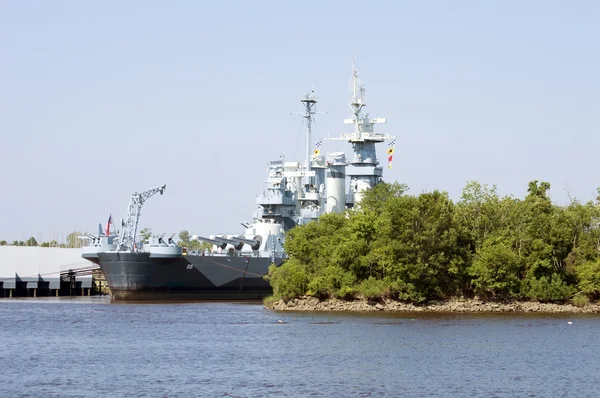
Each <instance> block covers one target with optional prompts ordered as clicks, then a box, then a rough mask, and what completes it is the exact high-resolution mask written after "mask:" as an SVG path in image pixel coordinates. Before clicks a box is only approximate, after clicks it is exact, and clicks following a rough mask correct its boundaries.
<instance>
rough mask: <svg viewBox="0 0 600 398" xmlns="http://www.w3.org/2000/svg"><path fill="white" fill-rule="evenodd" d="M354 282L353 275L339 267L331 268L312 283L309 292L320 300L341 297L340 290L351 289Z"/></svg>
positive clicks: (326, 269) (321, 273) (322, 272)
mask: <svg viewBox="0 0 600 398" xmlns="http://www.w3.org/2000/svg"><path fill="white" fill-rule="evenodd" d="M354 281H355V278H354V276H353V275H352V274H351V273H349V272H347V271H344V270H343V269H342V268H341V267H338V266H329V267H327V268H325V269H324V270H322V271H321V272H320V273H319V274H318V275H317V276H316V277H314V278H313V279H312V280H311V281H310V283H309V284H308V290H310V292H311V294H312V295H313V296H316V297H319V298H326V297H332V296H339V294H338V293H339V291H340V289H341V288H343V287H348V288H349V287H351V286H352V285H354Z"/></svg>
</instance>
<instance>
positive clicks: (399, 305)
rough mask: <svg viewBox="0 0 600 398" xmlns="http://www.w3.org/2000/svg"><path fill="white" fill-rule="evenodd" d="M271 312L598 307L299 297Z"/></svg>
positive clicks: (595, 309) (595, 307)
mask: <svg viewBox="0 0 600 398" xmlns="http://www.w3.org/2000/svg"><path fill="white" fill-rule="evenodd" d="M265 308H267V309H269V310H273V311H314V312H326V311H330V312H389V313H394V312H450V313H506V312H513V313H548V314H558V313H570V314H597V313H600V304H598V303H589V304H586V305H585V306H583V307H576V306H574V305H573V304H570V303H569V304H552V303H540V302H537V301H513V302H495V301H484V300H477V299H451V300H445V301H436V302H430V303H427V304H423V305H415V304H407V303H403V302H400V301H394V300H384V301H369V300H366V299H357V300H340V299H326V300H319V299H318V298H316V297H307V296H303V297H299V298H295V299H292V300H289V301H287V302H286V301H284V300H279V301H275V302H272V303H270V304H266V305H265Z"/></svg>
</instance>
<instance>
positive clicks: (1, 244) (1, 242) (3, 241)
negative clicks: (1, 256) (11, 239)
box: [0, 240, 8, 246]
mask: <svg viewBox="0 0 600 398" xmlns="http://www.w3.org/2000/svg"><path fill="white" fill-rule="evenodd" d="M7 244H8V243H7V242H6V241H5V240H0V246H6V245H7Z"/></svg>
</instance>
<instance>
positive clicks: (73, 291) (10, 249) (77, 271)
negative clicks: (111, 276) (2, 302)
mask: <svg viewBox="0 0 600 398" xmlns="http://www.w3.org/2000/svg"><path fill="white" fill-rule="evenodd" d="M96 267H97V266H96V265H95V264H92V263H90V262H89V261H87V260H85V259H83V258H82V257H81V249H63V248H57V247H37V246H36V247H26V246H25V247H24V246H0V299H1V298H3V297H5V298H13V297H30V298H37V297H44V296H52V293H53V292H54V295H55V296H56V297H59V296H86V293H87V296H92V295H95V294H103V293H104V294H107V293H108V292H109V290H108V289H106V287H105V284H106V281H105V280H104V276H103V275H102V272H101V271H100V269H99V268H98V269H97V270H96V269H95V268H96ZM86 289H87V291H86Z"/></svg>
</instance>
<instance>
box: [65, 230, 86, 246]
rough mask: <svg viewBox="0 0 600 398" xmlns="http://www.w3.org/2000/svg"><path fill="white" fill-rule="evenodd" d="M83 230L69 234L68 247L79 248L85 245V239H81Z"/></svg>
mask: <svg viewBox="0 0 600 398" xmlns="http://www.w3.org/2000/svg"><path fill="white" fill-rule="evenodd" d="M81 235H82V234H81V232H78V231H73V232H71V233H70V234H69V235H67V245H66V246H67V247H69V248H77V247H82V246H83V240H81V239H79V237H80V236H81Z"/></svg>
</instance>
